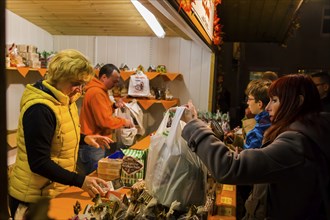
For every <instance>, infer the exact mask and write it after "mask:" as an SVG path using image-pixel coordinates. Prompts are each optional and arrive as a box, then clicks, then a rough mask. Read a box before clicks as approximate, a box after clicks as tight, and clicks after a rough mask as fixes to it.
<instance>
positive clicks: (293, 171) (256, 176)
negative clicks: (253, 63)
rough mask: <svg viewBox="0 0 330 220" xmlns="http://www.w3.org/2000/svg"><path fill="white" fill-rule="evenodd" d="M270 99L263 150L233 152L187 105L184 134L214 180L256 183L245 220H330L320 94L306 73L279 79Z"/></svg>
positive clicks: (328, 151) (329, 154)
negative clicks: (188, 112)
mask: <svg viewBox="0 0 330 220" xmlns="http://www.w3.org/2000/svg"><path fill="white" fill-rule="evenodd" d="M269 97H270V102H269V103H268V105H267V107H266V110H267V111H268V112H269V115H270V117H271V121H272V125H271V127H270V128H269V129H268V130H267V131H266V132H265V134H264V140H263V146H262V148H261V149H249V150H244V151H242V152H241V153H240V154H237V153H235V152H231V151H230V150H228V148H227V147H226V146H225V144H224V143H223V142H221V141H220V140H218V139H217V137H216V136H214V133H213V132H212V131H211V130H210V129H209V128H208V127H207V125H206V124H205V123H203V122H202V121H201V120H198V119H197V118H196V116H195V115H196V110H195V108H194V106H193V105H192V104H191V103H190V104H188V107H187V108H188V110H190V112H191V114H190V117H189V114H186V115H185V121H186V122H188V123H187V124H186V126H185V128H184V130H183V132H182V136H183V138H184V139H186V140H187V142H188V145H189V147H190V148H191V149H192V150H193V151H195V152H196V154H197V155H198V156H199V157H200V158H201V160H202V161H203V162H204V163H205V165H206V166H207V167H208V169H209V171H210V172H211V174H212V175H213V177H214V178H216V180H217V181H218V182H220V183H227V184H254V188H253V191H252V194H251V195H250V197H249V199H248V200H247V202H246V204H245V206H246V210H247V213H246V216H245V218H244V219H281V220H284V219H290V220H293V219H326V216H327V214H328V218H329V213H327V212H329V211H330V207H329V194H330V191H329V168H328V167H329V161H330V146H329V145H330V144H329V143H330V142H329V134H330V114H328V113H320V109H321V104H320V96H319V94H318V91H317V88H316V87H315V85H314V83H313V81H312V80H311V78H310V77H309V76H306V75H301V74H292V75H287V76H283V77H281V78H279V79H277V80H276V81H274V82H273V83H272V84H271V86H270V88H269Z"/></svg>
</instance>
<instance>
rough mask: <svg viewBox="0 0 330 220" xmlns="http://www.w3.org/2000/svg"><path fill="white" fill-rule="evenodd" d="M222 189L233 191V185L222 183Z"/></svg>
mask: <svg viewBox="0 0 330 220" xmlns="http://www.w3.org/2000/svg"><path fill="white" fill-rule="evenodd" d="M222 190H226V191H234V186H233V185H223V188H222Z"/></svg>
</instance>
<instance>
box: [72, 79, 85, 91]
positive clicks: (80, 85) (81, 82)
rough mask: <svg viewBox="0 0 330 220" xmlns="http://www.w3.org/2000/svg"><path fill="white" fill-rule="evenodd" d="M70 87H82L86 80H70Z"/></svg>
mask: <svg viewBox="0 0 330 220" xmlns="http://www.w3.org/2000/svg"><path fill="white" fill-rule="evenodd" d="M71 86H72V87H79V89H81V90H82V89H83V88H84V87H85V86H86V82H84V81H78V82H71Z"/></svg>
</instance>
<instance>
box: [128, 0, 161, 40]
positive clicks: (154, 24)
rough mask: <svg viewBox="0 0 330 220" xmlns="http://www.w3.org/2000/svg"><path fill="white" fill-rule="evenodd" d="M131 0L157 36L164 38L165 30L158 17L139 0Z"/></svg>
mask: <svg viewBox="0 0 330 220" xmlns="http://www.w3.org/2000/svg"><path fill="white" fill-rule="evenodd" d="M131 2H132V4H133V5H134V6H135V8H136V9H137V10H138V11H139V13H140V14H141V15H142V17H143V18H144V20H145V21H146V22H147V24H148V25H149V27H150V28H151V29H152V31H153V32H154V33H155V34H156V35H157V37H159V38H164V37H165V31H164V29H163V28H162V26H161V25H160V24H159V22H158V21H157V19H156V17H155V16H154V15H153V14H152V13H151V12H150V11H149V10H148V9H147V8H145V7H144V6H143V5H142V4H141V3H140V2H139V1H137V0H131Z"/></svg>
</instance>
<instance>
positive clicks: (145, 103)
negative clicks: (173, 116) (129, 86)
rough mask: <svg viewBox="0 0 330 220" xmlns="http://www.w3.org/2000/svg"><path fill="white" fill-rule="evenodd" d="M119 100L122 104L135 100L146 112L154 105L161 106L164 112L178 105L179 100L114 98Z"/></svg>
mask: <svg viewBox="0 0 330 220" xmlns="http://www.w3.org/2000/svg"><path fill="white" fill-rule="evenodd" d="M120 98H122V99H123V101H124V102H130V101H132V100H133V99H136V100H137V102H138V103H139V105H140V106H141V107H142V108H143V109H144V110H148V108H150V107H151V106H152V105H154V104H162V105H163V107H164V108H165V109H166V110H167V109H169V108H171V107H173V106H176V105H179V104H180V100H179V99H178V98H173V99H172V100H158V99H148V98H134V97H115V99H116V100H118V99H120Z"/></svg>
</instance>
